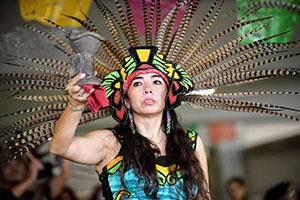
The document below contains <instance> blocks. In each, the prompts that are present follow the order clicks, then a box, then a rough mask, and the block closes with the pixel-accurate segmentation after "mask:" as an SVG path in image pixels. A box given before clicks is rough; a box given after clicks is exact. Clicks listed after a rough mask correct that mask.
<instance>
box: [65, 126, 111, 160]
mask: <svg viewBox="0 0 300 200" xmlns="http://www.w3.org/2000/svg"><path fill="white" fill-rule="evenodd" d="M116 143H117V139H116V137H115V136H114V134H113V133H112V132H111V131H110V130H96V131H92V132H89V133H87V134H86V135H84V136H75V137H73V138H72V141H71V145H70V147H69V148H68V150H67V152H66V153H65V154H64V155H63V157H64V158H67V159H69V160H72V161H74V162H78V163H82V164H98V163H100V162H101V161H102V160H104V159H105V156H106V154H107V152H108V151H109V150H112V149H113V148H114V147H116Z"/></svg>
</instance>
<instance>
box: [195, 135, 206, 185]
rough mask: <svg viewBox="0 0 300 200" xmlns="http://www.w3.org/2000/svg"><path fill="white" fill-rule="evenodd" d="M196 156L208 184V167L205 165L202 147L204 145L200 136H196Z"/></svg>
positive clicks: (204, 153)
mask: <svg viewBox="0 0 300 200" xmlns="http://www.w3.org/2000/svg"><path fill="white" fill-rule="evenodd" d="M195 154H196V157H197V158H198V160H199V162H200V166H201V168H202V170H203V172H204V176H205V180H206V182H207V184H209V176H208V167H207V156H206V152H205V149H204V145H203V142H202V139H201V137H199V136H198V137H197V146H196V151H195Z"/></svg>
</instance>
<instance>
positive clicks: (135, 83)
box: [133, 81, 142, 87]
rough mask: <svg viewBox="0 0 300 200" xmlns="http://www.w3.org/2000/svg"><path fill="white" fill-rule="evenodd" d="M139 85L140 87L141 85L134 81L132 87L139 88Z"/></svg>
mask: <svg viewBox="0 0 300 200" xmlns="http://www.w3.org/2000/svg"><path fill="white" fill-rule="evenodd" d="M140 85H142V83H141V82H138V81H136V82H134V83H133V86H134V87H137V86H140Z"/></svg>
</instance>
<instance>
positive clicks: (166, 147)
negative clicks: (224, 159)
mask: <svg viewBox="0 0 300 200" xmlns="http://www.w3.org/2000/svg"><path fill="white" fill-rule="evenodd" d="M140 50H142V51H140ZM144 50H145V51H144ZM146 50H149V51H150V52H151V53H150V54H147V55H150V56H149V57H148V58H147V59H144V58H145V55H144V54H143V53H145V52H147V51H146ZM156 50H157V48H155V47H139V48H131V49H129V52H130V55H131V57H130V58H128V59H126V63H125V65H124V66H123V68H122V69H121V70H120V71H118V73H117V74H119V75H120V79H119V78H118V77H117V78H115V79H113V80H112V79H111V77H112V75H114V74H109V75H108V76H107V77H106V78H105V79H104V81H103V86H104V88H105V89H106V93H107V97H108V98H109V99H110V106H111V107H112V108H113V110H115V107H116V106H114V102H121V104H122V103H123V104H122V106H121V107H122V109H121V110H125V111H124V112H123V114H122V115H120V114H118V112H113V117H114V118H115V119H119V122H120V124H121V125H119V126H117V127H115V128H114V129H105V130H96V131H92V132H90V133H87V134H86V135H85V136H82V137H74V133H75V131H76V128H77V125H78V123H79V120H80V117H81V114H82V111H83V110H84V108H85V107H86V105H87V97H88V96H89V95H90V94H91V93H92V92H93V91H91V92H89V93H86V92H85V90H84V89H83V88H81V87H80V86H77V85H76V83H77V82H78V81H79V80H81V79H83V78H84V77H85V74H80V75H77V76H75V77H74V78H73V79H72V80H71V81H70V83H69V84H68V86H67V89H68V91H69V94H70V96H71V98H70V102H69V105H70V106H68V107H67V108H66V110H65V111H64V113H63V114H62V116H61V117H60V119H59V121H58V122H57V126H56V128H55V133H54V137H53V139H52V142H51V152H52V153H54V154H57V155H60V156H63V157H64V158H67V159H70V160H72V161H74V162H79V163H83V164H93V165H96V169H97V172H98V174H99V179H100V180H101V182H102V184H103V187H104V189H103V193H104V196H105V197H106V198H107V199H111V198H114V199H120V198H121V197H122V196H127V197H128V198H129V197H130V198H131V199H136V198H138V199H150V198H151V199H157V198H160V199H209V191H208V190H209V189H208V170H207V160H206V155H205V151H204V148H203V143H202V141H201V139H200V137H197V135H196V134H195V133H194V132H191V131H186V130H184V129H183V128H182V127H181V126H180V125H179V123H178V121H177V118H176V114H175V112H174V110H173V109H167V108H170V107H171V106H173V107H174V105H175V102H177V103H176V104H178V103H179V104H180V99H179V96H178V95H180V93H179V94H177V97H176V98H178V99H177V100H176V98H174V96H176V95H175V94H176V93H175V92H174V91H178V90H179V89H180V91H181V92H183V91H184V88H183V82H184V81H186V82H187V81H188V80H189V79H188V77H186V78H182V77H185V73H184V71H182V70H179V69H177V68H178V66H177V68H176V67H175V66H174V69H173V70H172V73H169V71H168V70H166V69H169V68H170V67H172V66H170V65H169V64H168V63H167V62H166V61H164V60H163V59H162V60H161V63H162V64H163V68H159V66H157V65H155V64H154V63H155V60H156V59H157V56H158V55H156ZM142 58H143V59H142ZM163 61H164V62H163ZM133 63H134V64H133ZM132 64H133V65H132ZM160 67H161V66H160ZM164 67H165V68H164ZM167 67H169V68H167ZM175 68H176V69H175ZM129 69H131V70H129ZM128 71H130V72H128ZM126 72H128V73H126ZM112 73H113V72H112ZM114 77H115V76H114ZM179 77H181V78H179ZM120 80H124V81H120ZM116 82H118V83H121V86H120V87H116V85H118V86H119V85H120V84H116ZM177 86H178V87H177ZM108 88H110V89H112V90H114V91H110V89H108ZM114 88H115V89H114ZM117 94H119V95H120V96H118V95H117ZM170 96H172V97H171V98H173V99H171V98H170ZM117 97H118V98H117ZM116 99H117V100H118V101H116ZM175 106H176V105H175ZM124 115H128V118H125V119H126V122H125V124H122V123H121V122H122V120H123V119H124Z"/></svg>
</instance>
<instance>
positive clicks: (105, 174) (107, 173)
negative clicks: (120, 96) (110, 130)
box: [97, 130, 197, 200]
mask: <svg viewBox="0 0 300 200" xmlns="http://www.w3.org/2000/svg"><path fill="white" fill-rule="evenodd" d="M114 133H116V132H114ZM187 134H188V137H189V138H190V140H191V144H192V147H193V149H196V139H197V134H196V132H194V131H189V130H188V131H187ZM124 165H125V161H123V156H122V155H118V156H117V157H116V158H115V159H114V160H112V161H111V162H110V163H109V164H108V165H107V166H105V167H104V168H103V170H102V173H101V174H99V173H98V172H97V174H98V176H99V180H100V182H101V183H102V185H103V188H104V192H103V193H104V194H103V195H104V197H105V199H116V200H118V199H129V198H130V199H150V197H148V196H146V194H145V193H144V185H145V180H144V179H141V180H139V179H138V177H137V176H136V175H135V173H134V170H133V167H132V165H130V166H129V169H128V170H127V171H126V172H125V174H124V181H125V184H126V186H127V190H125V188H124V187H123V185H122V183H121V172H120V171H121V170H122V169H123V168H124ZM169 168H170V169H171V170H169ZM156 171H157V176H158V179H159V191H158V195H157V196H158V197H159V198H161V199H186V196H185V193H184V192H183V190H182V187H183V179H182V175H181V172H180V167H176V165H175V164H169V163H167V157H166V156H160V157H158V158H157V159H156ZM139 181H140V182H139ZM193 193H194V194H195V195H196V194H197V188H196V187H195V188H193Z"/></svg>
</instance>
